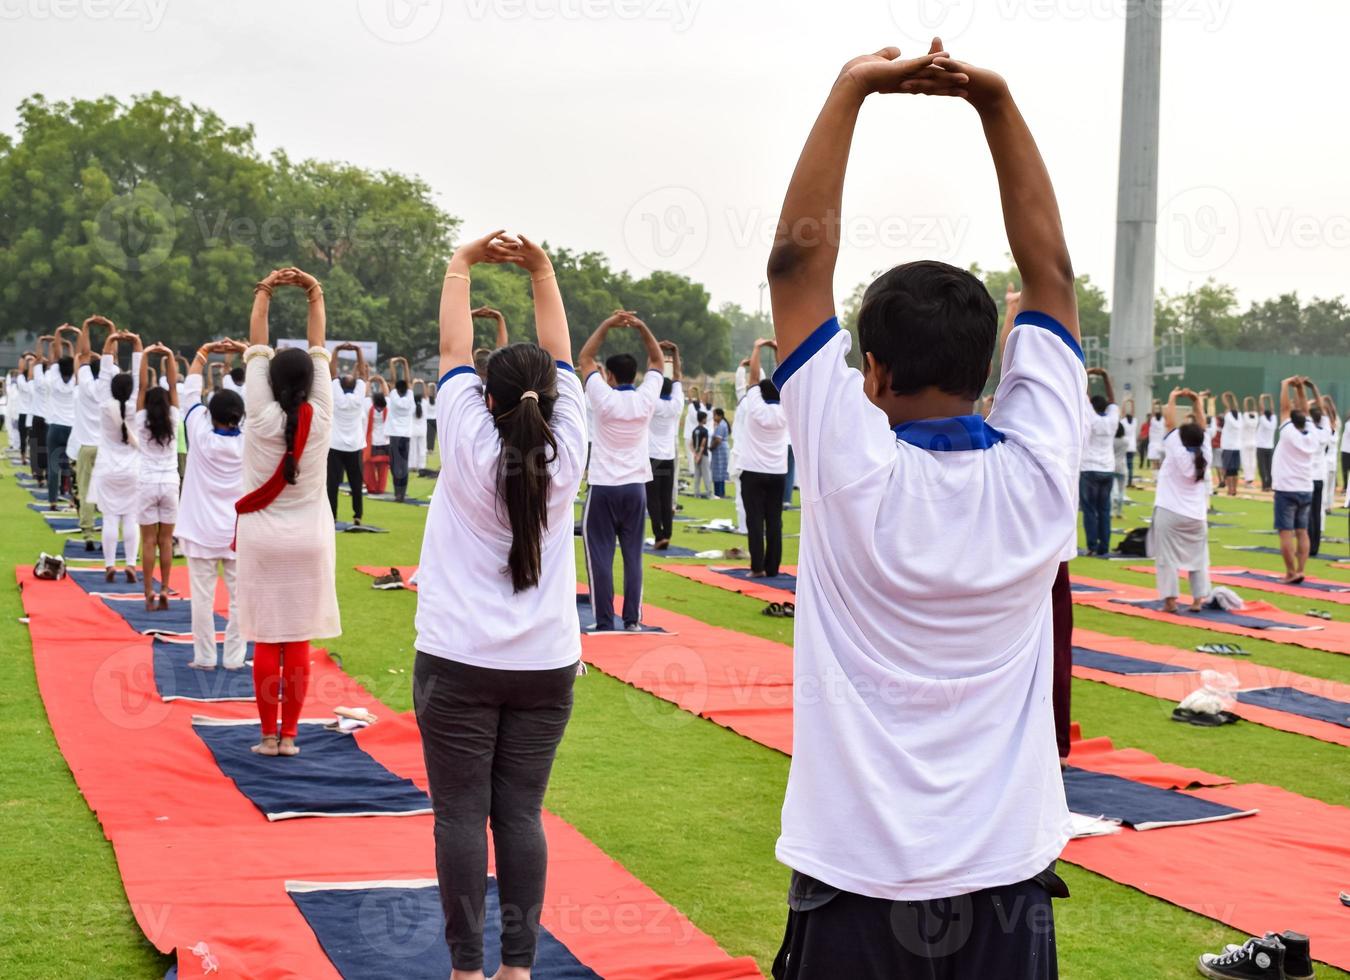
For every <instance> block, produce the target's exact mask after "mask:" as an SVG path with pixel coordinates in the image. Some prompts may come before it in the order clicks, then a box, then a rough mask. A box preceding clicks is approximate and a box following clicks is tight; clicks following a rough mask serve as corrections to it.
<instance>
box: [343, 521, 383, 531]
mask: <svg viewBox="0 0 1350 980" xmlns="http://www.w3.org/2000/svg"><path fill="white" fill-rule="evenodd" d="M333 530H334V531H341V532H344V533H346V532H348V531H350V532H351V533H352V534H388V533H389V532H388V531H386V530H385V529H384V528H382V527H376V526H375V525H374V524H352V523H350V522H349V521H334V522H333Z"/></svg>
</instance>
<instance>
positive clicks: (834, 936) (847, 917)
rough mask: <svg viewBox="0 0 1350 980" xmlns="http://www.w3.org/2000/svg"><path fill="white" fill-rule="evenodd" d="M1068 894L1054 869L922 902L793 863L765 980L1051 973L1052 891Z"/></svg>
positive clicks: (1039, 978)
mask: <svg viewBox="0 0 1350 980" xmlns="http://www.w3.org/2000/svg"><path fill="white" fill-rule="evenodd" d="M1068 895H1069V890H1068V888H1067V887H1066V886H1065V885H1064V882H1063V881H1061V880H1060V878H1059V876H1058V875H1056V874H1055V872H1054V869H1053V867H1051V868H1047V869H1046V870H1045V871H1043V872H1041V873H1040V874H1039V875H1037V876H1036V877H1035V878H1029V879H1028V880H1026V881H1022V882H1018V883H1017V884H1013V885H1003V886H1000V887H998V888H986V889H984V890H983V891H978V892H972V893H970V894H968V895H958V896H956V897H955V898H943V899H934V900H930V901H888V900H886V899H882V898H868V897H866V896H864V895H854V894H852V893H850V892H845V891H840V890H839V889H837V888H832V887H831V886H829V885H826V884H824V883H822V882H819V881H816V880H815V879H814V878H811V877H808V876H807V875H803V874H801V873H800V872H796V871H794V872H793V873H792V887H791V891H790V892H789V895H788V907H789V910H790V911H789V912H788V923H787V932H786V934H785V935H784V937H783V946H782V948H781V949H780V950H779V951H778V958H777V959H775V960H774V964H773V976H774V980H837V978H841V977H848V978H849V980H897V978H907V977H923V978H928V977H942V978H950V980H964V978H967V977H997V978H999V980H1057V978H1058V976H1059V963H1058V956H1057V953H1056V950H1055V917H1054V911H1053V909H1052V908H1051V899H1052V898H1067V897H1068Z"/></svg>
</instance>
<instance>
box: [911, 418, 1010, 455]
mask: <svg viewBox="0 0 1350 980" xmlns="http://www.w3.org/2000/svg"><path fill="white" fill-rule="evenodd" d="M893 431H894V432H895V437H896V438H897V439H899V440H901V441H902V442H907V443H909V444H910V445H911V446H917V447H919V448H920V449H927V450H929V451H930V452H963V451H966V450H970V449H991V448H992V447H994V446H996V445H998V444H999V443H1000V442H1003V440H1004V439H1006V438H1007V437H1006V436H1005V435H1004V434H1003V433H1002V432H999V431H998V429H995V428H994V427H993V426H991V425H990V424H989V423H988V422H986V421H985V420H984V419H983V418H981V417H980V416H978V415H957V416H954V417H952V418H945V419H918V420H916V421H914V422H901V423H900V424H899V425H897V426H895V427H894V429H893Z"/></svg>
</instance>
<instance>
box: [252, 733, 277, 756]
mask: <svg viewBox="0 0 1350 980" xmlns="http://www.w3.org/2000/svg"><path fill="white" fill-rule="evenodd" d="M251 748H252V749H253V751H254V752H256V753H257V754H258V755H277V754H278V749H277V737H276V736H275V735H264V736H263V737H262V741H261V742H259V743H258V744H257V745H254V746H251Z"/></svg>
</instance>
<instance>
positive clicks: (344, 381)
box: [338, 374, 356, 395]
mask: <svg viewBox="0 0 1350 980" xmlns="http://www.w3.org/2000/svg"><path fill="white" fill-rule="evenodd" d="M338 384H340V385H341V386H342V390H343V391H345V392H346V393H347V394H349V395H350V394H351V393H352V392H353V391H355V390H356V375H354V374H344V375H343V376H342V377H340V378H338Z"/></svg>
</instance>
